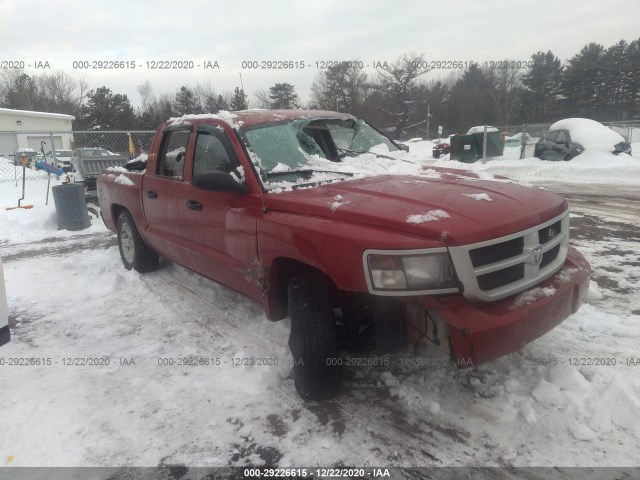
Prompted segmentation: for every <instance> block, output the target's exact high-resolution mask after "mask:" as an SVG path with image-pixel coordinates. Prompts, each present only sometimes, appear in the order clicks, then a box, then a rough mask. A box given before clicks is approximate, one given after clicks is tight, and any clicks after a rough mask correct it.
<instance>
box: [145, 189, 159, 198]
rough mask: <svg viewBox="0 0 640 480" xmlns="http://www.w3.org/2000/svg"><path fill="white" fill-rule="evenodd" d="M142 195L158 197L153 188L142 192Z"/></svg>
mask: <svg viewBox="0 0 640 480" xmlns="http://www.w3.org/2000/svg"><path fill="white" fill-rule="evenodd" d="M144 196H145V197H147V198H158V194H157V193H156V192H154V191H153V190H147V191H146V192H144Z"/></svg>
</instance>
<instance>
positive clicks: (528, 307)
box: [425, 247, 591, 366]
mask: <svg viewBox="0 0 640 480" xmlns="http://www.w3.org/2000/svg"><path fill="white" fill-rule="evenodd" d="M590 274H591V267H590V266H589V263H588V262H587V261H586V260H585V258H584V257H583V256H582V254H581V253H580V252H578V251H577V250H576V249H575V248H573V247H569V252H568V254H567V259H566V262H565V264H564V266H563V267H562V268H561V269H560V270H559V271H558V272H557V273H556V274H555V275H553V276H552V277H550V278H549V279H547V280H545V281H544V282H541V283H540V284H538V285H536V286H534V287H532V288H530V289H529V290H525V291H524V292H522V293H519V294H516V295H513V296H511V297H507V298H505V299H502V300H499V301H496V302H490V303H484V304H471V303H468V302H466V301H464V300H463V299H457V300H456V299H451V301H450V304H446V301H443V302H440V304H439V306H438V307H436V310H437V311H438V313H439V314H440V316H441V317H442V319H443V321H444V322H445V323H446V324H447V327H448V330H449V338H450V341H451V347H452V350H453V357H454V359H455V361H457V363H458V365H461V366H471V365H477V364H480V363H484V362H488V361H490V360H493V359H495V358H498V357H501V356H503V355H507V354H509V353H512V352H515V351H516V350H519V349H520V348H522V347H523V346H524V345H526V344H527V343H529V342H532V341H533V340H535V339H536V338H538V337H540V336H542V335H544V334H545V333H547V332H548V331H549V330H551V329H552V328H554V327H556V326H557V325H559V324H560V323H562V321H563V320H565V319H566V318H567V317H568V316H569V315H571V314H573V313H575V312H576V311H577V310H578V309H579V308H580V306H581V305H582V301H583V300H584V297H585V296H586V294H587V291H588V290H589V281H590ZM425 308H427V309H430V310H432V309H434V305H433V304H429V305H425Z"/></svg>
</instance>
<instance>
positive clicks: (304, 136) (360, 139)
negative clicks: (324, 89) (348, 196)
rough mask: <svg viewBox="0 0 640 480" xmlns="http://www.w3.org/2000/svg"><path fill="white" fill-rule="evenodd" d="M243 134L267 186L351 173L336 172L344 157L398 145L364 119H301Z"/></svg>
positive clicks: (395, 148) (392, 149)
mask: <svg viewBox="0 0 640 480" xmlns="http://www.w3.org/2000/svg"><path fill="white" fill-rule="evenodd" d="M244 136H245V138H246V140H247V142H248V144H249V147H250V148H251V150H252V152H253V153H254V154H255V155H256V156H257V158H256V159H255V162H256V163H257V166H258V167H259V168H260V173H261V176H262V179H263V181H264V183H265V185H267V186H273V185H276V186H277V185H279V184H281V183H282V182H285V181H286V182H295V183H298V184H299V183H312V182H314V181H318V180H320V179H319V178H317V175H314V174H315V173H323V174H328V173H331V174H335V175H333V177H332V178H327V177H326V175H325V176H324V177H323V178H322V179H327V180H329V179H339V178H344V177H347V176H351V174H349V173H345V172H344V171H343V172H339V171H338V170H340V168H339V167H340V166H341V162H342V161H343V160H344V159H345V158H347V157H356V156H359V155H361V154H364V153H369V152H371V153H374V154H376V155H378V154H379V155H382V153H380V152H394V151H396V150H398V147H396V145H395V144H394V143H393V142H392V141H391V140H389V139H388V138H387V137H385V136H384V135H382V134H381V133H380V132H378V131H377V130H376V129H374V128H373V127H371V126H370V125H368V124H367V123H366V122H364V121H363V120H351V119H349V120H339V119H301V120H294V121H290V122H286V123H271V124H268V125H264V126H263V125H260V126H257V127H254V128H250V129H247V130H246V131H245V132H244Z"/></svg>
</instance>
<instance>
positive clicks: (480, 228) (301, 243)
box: [98, 111, 590, 364]
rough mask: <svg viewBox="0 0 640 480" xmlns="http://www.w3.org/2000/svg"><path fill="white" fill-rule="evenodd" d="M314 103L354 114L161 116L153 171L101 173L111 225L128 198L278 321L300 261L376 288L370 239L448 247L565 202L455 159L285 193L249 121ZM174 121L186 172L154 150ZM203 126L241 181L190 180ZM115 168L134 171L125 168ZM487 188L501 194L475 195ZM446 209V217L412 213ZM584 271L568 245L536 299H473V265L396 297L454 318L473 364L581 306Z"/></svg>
mask: <svg viewBox="0 0 640 480" xmlns="http://www.w3.org/2000/svg"><path fill="white" fill-rule="evenodd" d="M306 116H312V117H313V118H316V117H317V118H338V119H352V118H353V117H351V116H350V115H346V114H338V113H333V112H315V111H313V112H310V111H249V112H238V114H237V116H236V117H235V118H234V121H233V123H230V122H227V121H224V120H223V119H220V118H200V117H193V118H190V119H185V120H182V121H177V122H176V121H173V122H167V123H165V124H162V125H161V126H160V127H159V128H158V131H157V133H156V136H155V137H154V140H153V143H152V147H151V150H150V154H149V158H148V161H147V168H146V172H128V173H125V172H123V171H120V170H119V171H117V172H114V171H111V172H110V171H105V172H104V173H103V174H102V175H101V176H100V178H99V180H98V198H99V202H100V207H101V210H102V215H103V219H104V222H105V224H106V226H107V227H108V228H109V229H111V230H114V231H115V227H116V222H117V217H118V215H119V213H120V212H121V211H122V209H127V210H128V211H129V212H130V213H131V215H132V216H133V218H134V221H135V222H136V225H137V227H138V230H139V231H140V234H141V236H142V238H143V240H144V241H145V243H146V244H147V245H148V246H149V247H150V248H152V249H154V250H155V251H157V252H158V253H159V254H160V255H162V256H164V257H166V258H168V259H170V260H172V261H174V262H176V263H179V264H180V265H183V266H185V267H186V268H189V269H191V270H193V271H195V272H197V273H199V274H201V275H203V276H206V277H207V278H210V279H212V280H214V281H217V282H219V283H222V284H224V285H226V286H228V287H230V288H233V289H234V290H237V291H239V292H241V293H243V294H245V295H247V296H248V297H250V298H252V299H254V300H256V301H258V302H260V303H261V304H263V306H264V308H265V311H266V313H267V316H268V317H269V318H271V319H272V320H278V319H280V318H282V317H284V316H285V315H286V282H287V280H288V279H289V277H290V275H292V274H294V273H295V272H298V271H302V270H311V271H316V272H320V273H321V274H323V275H325V276H326V277H327V278H328V279H330V280H331V282H332V283H333V284H334V285H335V287H336V290H337V291H338V292H342V293H343V294H355V295H362V296H368V297H372V296H374V295H372V292H371V291H370V285H368V284H367V277H366V276H367V275H368V273H367V272H365V268H366V261H365V268H363V255H364V254H365V252H366V251H369V250H389V251H413V250H416V251H418V250H421V249H429V248H434V249H442V250H443V251H448V249H453V248H456V247H459V246H463V245H471V244H476V243H479V244H481V243H482V242H486V241H489V240H492V239H497V238H501V237H505V236H508V235H511V234H515V232H521V231H526V230H527V229H535V228H536V226H538V225H544V224H545V222H548V221H550V220H551V219H554V218H556V217H558V216H560V215H562V214H563V212H566V211H567V204H566V202H565V200H564V199H562V198H561V197H559V196H557V195H555V194H552V193H550V192H547V191H542V190H538V189H532V188H527V187H523V186H520V185H517V184H515V183H513V182H510V181H508V180H507V179H504V180H503V181H499V182H496V181H489V180H484V179H482V178H479V177H478V176H477V175H475V174H473V173H470V172H464V171H461V170H452V169H437V168H428V170H427V172H426V175H425V177H422V176H421V177H411V176H395V175H383V176H376V177H369V178H362V179H353V180H348V181H338V182H332V183H328V184H325V185H319V186H315V187H314V188H305V189H294V190H292V191H284V192H281V193H275V192H273V191H267V190H265V189H264V188H263V184H262V183H261V180H260V172H259V169H258V167H257V166H256V162H255V159H254V158H252V153H251V152H250V150H249V149H248V147H247V145H246V144H245V142H244V141H243V136H242V130H243V128H246V127H248V126H255V125H259V124H263V123H269V122H283V121H286V120H288V119H294V118H304V117H306ZM176 128H182V129H187V130H188V131H189V132H190V137H189V140H188V143H187V144H186V147H185V149H184V152H183V153H184V157H183V158H184V159H183V160H181V161H183V162H184V164H183V172H182V176H181V177H180V178H167V177H165V176H162V175H160V174H159V173H158V171H159V166H158V157H159V153H160V152H161V149H162V145H163V138H164V136H165V135H168V133H167V132H170V131H172V129H173V130H175V129H176ZM212 129H213V130H212ZM203 132H204V133H206V134H208V135H217V136H218V137H221V136H222V137H224V138H225V140H224V142H225V145H226V146H227V147H226V148H228V149H229V151H231V152H232V154H231V156H232V157H233V159H234V161H236V162H237V165H238V167H241V168H239V169H236V170H235V171H236V172H237V176H240V177H242V178H240V182H241V183H243V184H244V185H245V186H246V191H245V192H244V193H242V194H239V193H228V192H222V191H207V190H203V189H200V188H196V187H195V186H194V185H193V184H192V183H191V181H192V179H193V177H194V155H195V154H194V152H195V150H196V144H197V142H198V136H199V135H204V133H203ZM119 175H123V176H126V177H127V178H129V179H130V180H131V182H130V183H128V182H123V181H117V177H118V176H119ZM482 194H486V195H490V196H491V199H492V201H491V202H482V201H478V200H477V199H474V198H472V197H473V196H474V195H476V196H477V195H482ZM336 198H340V199H341V201H340V202H338V203H336V201H335V199H336ZM195 207H197V208H195ZM438 209H445V210H446V211H447V212H448V217H447V218H443V219H438V220H436V221H429V222H424V223H411V222H409V221H408V219H409V217H410V216H412V215H420V214H421V213H424V212H426V211H433V210H438ZM563 225H564V224H563ZM567 225H568V224H567ZM545 231H546V230H545ZM556 233H557V234H561V233H560V232H554V235H556ZM567 233H568V232H564V234H567ZM541 235H542V234H541ZM563 241H564V242H565V243H566V242H567V241H568V237H567V238H565V239H564V240H563ZM549 245H551V244H549ZM526 248H527V247H526V246H525V250H526ZM549 249H550V248H548V250H549ZM538 253H539V252H538ZM565 253H566V251H565ZM538 257H539V258H537V257H536V259H535V261H536V262H538V264H539V263H540V261H542V256H541V255H538ZM532 258H533V257H532ZM527 261H530V259H527ZM489 267H491V265H489ZM481 268H484V267H481ZM527 268H529V267H527ZM489 270H490V268H489ZM567 271H570V273H571V275H569V274H567ZM562 272H564V273H562ZM589 273H590V268H589V265H588V264H587V263H586V261H585V260H584V258H582V256H581V255H580V254H579V253H578V252H576V251H575V250H573V249H570V251H569V254H568V255H567V258H566V261H565V263H564V264H563V265H562V268H561V269H560V270H557V271H556V270H554V272H553V276H552V277H548V276H547V278H545V279H544V281H543V282H540V284H539V285H535V286H534V288H547V287H548V288H549V289H548V290H546V292H550V291H551V288H553V290H554V294H553V295H549V296H541V297H535V295H533V297H532V298H533V300H532V301H531V302H529V303H527V302H524V303H522V304H521V305H520V304H517V303H514V302H516V299H517V298H518V295H521V294H523V292H518V293H516V294H514V295H512V296H509V297H507V298H504V299H501V300H499V301H496V302H488V303H481V302H474V301H470V300H469V299H468V298H466V297H465V292H464V283H465V282H468V281H470V280H469V278H468V277H469V275H471V274H469V272H464V275H463V272H457V274H458V277H459V278H460V279H461V280H460V283H459V284H460V291H459V292H458V293H448V294H443V295H413V296H412V295H409V296H406V295H405V296H402V297H398V298H396V299H394V301H399V302H402V303H403V304H405V305H410V306H411V308H413V309H414V311H415V309H416V308H419V310H421V311H425V312H428V311H430V312H434V314H435V315H437V316H438V318H439V319H441V321H442V322H444V323H445V324H446V326H447V330H448V331H447V335H448V341H449V343H450V347H451V348H452V350H453V352H452V353H453V356H454V357H455V358H457V359H459V360H461V361H463V362H464V363H467V362H469V363H473V364H476V363H481V362H485V361H488V360H491V359H492V358H496V357H498V356H501V355H504V354H507V353H510V352H513V351H515V350H517V349H519V348H521V346H522V345H524V344H525V343H527V342H530V341H532V340H533V339H535V338H537V337H538V336H540V335H542V334H543V333H545V332H546V331H548V330H549V329H551V328H553V327H554V326H556V325H557V324H558V323H560V322H561V321H562V320H564V319H565V318H566V317H567V316H568V315H570V314H571V313H573V312H575V311H576V310H577V308H578V307H579V305H580V303H581V302H582V299H583V298H584V295H585V294H586V290H587V288H588V282H589ZM559 279H560V280H559ZM463 280H464V281H463ZM283 289H284V292H283ZM530 290H532V289H530ZM524 293H526V292H524ZM283 302H285V303H283ZM514 305H516V306H514ZM414 313H415V312H414ZM413 316H414V317H416V318H417V317H419V315H417V316H416V315H415V314H413Z"/></svg>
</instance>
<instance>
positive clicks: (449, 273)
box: [364, 248, 458, 295]
mask: <svg viewBox="0 0 640 480" xmlns="http://www.w3.org/2000/svg"><path fill="white" fill-rule="evenodd" d="M434 250H436V251H435V252H433V253H427V252H424V251H420V250H418V251H412V250H409V251H394V252H389V251H380V250H368V251H367V252H365V255H364V260H365V262H364V263H365V269H367V274H368V284H369V290H370V291H371V293H378V294H385V293H382V292H389V293H387V294H397V295H412V294H413V295H415V294H421V293H447V292H455V291H458V288H457V282H456V275H455V272H454V270H453V265H452V264H451V259H450V258H449V253H448V252H447V251H446V249H443V248H438V249H434ZM391 292H395V293H391Z"/></svg>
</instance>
